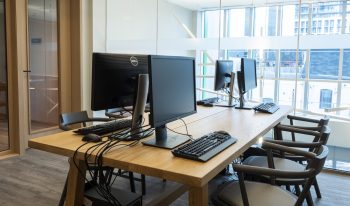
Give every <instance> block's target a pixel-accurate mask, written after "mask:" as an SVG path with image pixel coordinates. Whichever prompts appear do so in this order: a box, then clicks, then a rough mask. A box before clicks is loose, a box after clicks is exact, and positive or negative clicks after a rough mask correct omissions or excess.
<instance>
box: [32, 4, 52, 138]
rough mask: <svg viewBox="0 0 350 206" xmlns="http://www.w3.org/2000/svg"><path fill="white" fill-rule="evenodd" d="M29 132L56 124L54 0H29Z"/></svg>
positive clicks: (38, 130)
mask: <svg viewBox="0 0 350 206" xmlns="http://www.w3.org/2000/svg"><path fill="white" fill-rule="evenodd" d="M28 38H29V39H28V44H29V46H28V48H29V68H30V72H29V75H28V76H29V98H30V132H31V133H36V132H40V131H43V130H47V129H50V128H53V127H57V125H58V113H59V104H58V103H59V100H58V96H59V90H58V62H57V58H58V57H57V55H58V53H57V1H56V0H28Z"/></svg>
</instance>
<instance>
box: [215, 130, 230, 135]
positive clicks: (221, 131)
mask: <svg viewBox="0 0 350 206" xmlns="http://www.w3.org/2000/svg"><path fill="white" fill-rule="evenodd" d="M216 133H220V134H223V135H230V134H229V133H228V132H226V131H223V130H219V131H216Z"/></svg>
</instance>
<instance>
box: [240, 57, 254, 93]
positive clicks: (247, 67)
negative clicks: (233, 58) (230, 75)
mask: <svg viewBox="0 0 350 206" xmlns="http://www.w3.org/2000/svg"><path fill="white" fill-rule="evenodd" d="M237 80H238V87H239V92H240V93H241V94H244V93H246V92H247V91H249V90H252V89H254V88H256V87H257V76H256V61H255V59H248V58H242V59H241V71H239V72H237Z"/></svg>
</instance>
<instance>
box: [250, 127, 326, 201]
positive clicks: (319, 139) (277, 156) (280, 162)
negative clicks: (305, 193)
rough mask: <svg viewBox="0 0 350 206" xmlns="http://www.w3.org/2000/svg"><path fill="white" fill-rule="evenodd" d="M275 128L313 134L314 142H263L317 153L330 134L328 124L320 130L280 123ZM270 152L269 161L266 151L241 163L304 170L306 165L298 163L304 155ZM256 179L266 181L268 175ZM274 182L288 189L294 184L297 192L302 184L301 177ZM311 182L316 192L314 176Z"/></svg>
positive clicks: (303, 158)
mask: <svg viewBox="0 0 350 206" xmlns="http://www.w3.org/2000/svg"><path fill="white" fill-rule="evenodd" d="M276 129H278V130H280V131H287V132H294V133H297V134H303V135H309V136H313V137H314V142H311V143H307V142H297V141H287V140H265V142H269V143H274V144H278V145H283V146H288V147H295V148H306V149H308V152H313V153H317V152H318V151H319V150H320V148H321V147H322V146H324V145H325V144H326V143H327V141H328V138H329V135H330V129H329V127H328V126H323V127H322V129H321V131H320V132H315V131H311V130H304V129H299V128H293V127H288V126H282V125H280V126H279V127H278V128H276ZM279 133H280V132H279ZM265 151H266V150H265ZM272 154H273V159H272V160H271V162H269V161H270V160H269V158H270V157H268V153H267V151H266V156H250V157H248V158H246V159H245V160H244V161H243V164H244V165H250V166H259V167H269V168H276V169H280V170H291V171H303V170H305V168H307V166H306V167H305V166H304V165H303V164H300V162H305V161H307V159H306V158H305V157H304V156H299V155H295V154H289V153H285V152H279V153H277V152H276V151H273V152H272ZM253 178H254V177H253ZM257 179H260V180H263V181H267V180H268V177H266V176H258V178H257ZM275 182H276V184H278V185H286V186H287V189H289V187H290V186H295V189H296V193H297V194H299V193H300V188H299V185H303V184H304V180H303V179H299V180H291V179H288V178H287V179H286V178H277V179H275ZM312 184H313V185H314V188H315V191H316V193H317V191H319V186H318V183H317V179H316V177H315V178H314V181H313V183H312ZM289 190H290V189H289ZM308 204H309V205H312V200H311V199H308Z"/></svg>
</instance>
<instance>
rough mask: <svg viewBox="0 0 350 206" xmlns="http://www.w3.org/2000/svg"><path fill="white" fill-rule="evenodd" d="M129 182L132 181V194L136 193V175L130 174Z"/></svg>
mask: <svg viewBox="0 0 350 206" xmlns="http://www.w3.org/2000/svg"><path fill="white" fill-rule="evenodd" d="M129 181H130V188H131V192H133V193H135V192H136V191H135V180H134V173H132V172H129Z"/></svg>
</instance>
